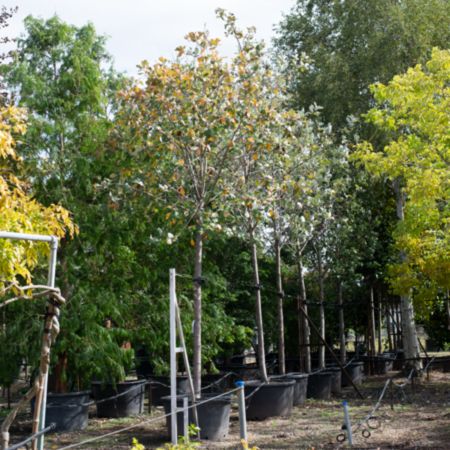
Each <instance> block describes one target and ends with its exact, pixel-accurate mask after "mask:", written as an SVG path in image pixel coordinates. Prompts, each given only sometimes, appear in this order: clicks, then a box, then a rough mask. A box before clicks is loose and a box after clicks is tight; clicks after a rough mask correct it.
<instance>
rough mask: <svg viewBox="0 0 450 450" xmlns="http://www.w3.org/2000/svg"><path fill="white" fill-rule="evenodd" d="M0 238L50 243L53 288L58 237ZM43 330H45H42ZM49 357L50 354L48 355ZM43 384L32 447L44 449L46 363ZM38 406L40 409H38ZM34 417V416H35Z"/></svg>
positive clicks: (3, 234) (22, 235)
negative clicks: (36, 433)
mask: <svg viewBox="0 0 450 450" xmlns="http://www.w3.org/2000/svg"><path fill="white" fill-rule="evenodd" d="M0 238H2V239H13V240H19V241H22V240H23V241H35V242H48V243H49V244H50V257H49V267H48V281H47V284H48V286H50V287H52V288H54V287H55V278H56V257H57V253H58V238H57V237H56V236H51V235H43V234H27V233H16V232H9V231H0ZM44 332H45V331H44ZM48 357H49V358H50V355H48ZM42 382H43V384H44V386H43V389H42V393H41V395H42V401H41V402H39V401H37V400H38V399H36V411H35V414H39V424H38V430H33V431H37V432H40V433H42V434H40V435H39V437H38V439H37V440H36V441H33V443H32V448H33V449H36V448H37V449H38V450H43V449H44V433H43V430H44V428H45V413H46V409H47V385H48V365H47V372H46V373H45V374H43V380H42ZM39 407H40V409H39ZM35 417H36V416H35Z"/></svg>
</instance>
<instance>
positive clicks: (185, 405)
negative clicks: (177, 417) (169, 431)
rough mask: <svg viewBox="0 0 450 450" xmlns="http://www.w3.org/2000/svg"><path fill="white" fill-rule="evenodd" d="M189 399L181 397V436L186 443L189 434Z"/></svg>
mask: <svg viewBox="0 0 450 450" xmlns="http://www.w3.org/2000/svg"><path fill="white" fill-rule="evenodd" d="M188 406H189V399H188V398H187V397H186V396H184V397H183V436H184V440H185V442H186V443H187V442H188V441H189V439H190V436H189V409H188Z"/></svg>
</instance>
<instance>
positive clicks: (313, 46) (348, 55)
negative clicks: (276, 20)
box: [275, 0, 450, 130]
mask: <svg viewBox="0 0 450 450" xmlns="http://www.w3.org/2000/svg"><path fill="white" fill-rule="evenodd" d="M449 42H450V4H449V2H448V1H447V0H400V1H394V0H377V1H366V0H343V1H341V0H298V1H297V2H296V4H295V6H294V7H293V8H292V10H291V12H290V13H288V14H287V15H286V16H285V17H284V19H283V20H282V22H281V23H280V25H279V27H278V36H277V38H276V40H275V44H276V48H277V49H278V51H280V52H281V53H282V54H283V55H284V56H285V58H286V60H287V71H286V75H287V77H288V78H289V80H290V85H291V93H292V102H293V104H294V105H295V106H296V107H298V108H307V107H309V106H310V105H312V104H318V105H320V106H321V107H323V120H324V121H325V122H330V123H332V124H333V125H334V127H336V128H337V129H339V130H342V129H343V128H345V127H346V125H347V117H348V116H354V117H358V116H359V115H360V114H361V113H364V112H366V111H367V110H368V109H369V108H370V106H371V102H372V97H371V93H370V90H369V85H370V84H372V83H375V82H387V81H389V80H390V79H391V78H392V77H393V76H394V75H395V74H397V73H401V72H403V71H405V70H406V69H407V68H408V67H410V66H412V65H415V64H417V63H419V62H423V61H424V60H425V59H426V58H427V57H428V56H429V55H430V51H431V48H432V47H433V46H440V47H442V48H446V47H447V46H448V43H449Z"/></svg>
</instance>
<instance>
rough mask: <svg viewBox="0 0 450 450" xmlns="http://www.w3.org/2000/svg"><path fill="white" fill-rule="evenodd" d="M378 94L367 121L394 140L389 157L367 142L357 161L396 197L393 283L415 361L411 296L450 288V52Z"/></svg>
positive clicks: (377, 89) (429, 296) (428, 296)
mask: <svg viewBox="0 0 450 450" xmlns="http://www.w3.org/2000/svg"><path fill="white" fill-rule="evenodd" d="M372 92H373V94H374V96H375V100H376V102H377V107H375V108H373V109H372V110H370V111H369V113H368V115H367V119H368V120H369V121H370V122H372V123H374V124H375V125H377V126H379V127H381V128H382V129H383V130H384V131H385V132H386V133H387V134H388V135H389V136H390V138H391V139H390V142H389V143H388V144H387V145H386V146H385V147H384V149H383V151H382V152H378V151H375V150H374V148H373V147H372V145H370V144H369V143H364V144H362V145H361V146H360V147H359V151H358V153H357V155H358V157H359V158H361V159H362V161H363V162H364V164H365V166H366V168H367V169H368V170H369V171H370V172H372V173H373V174H375V175H377V176H385V177H387V178H389V179H390V180H391V181H392V184H393V188H394V191H395V193H396V200H397V216H398V219H399V222H398V225H397V227H396V230H395V232H394V233H395V235H394V238H395V245H396V247H397V249H398V251H399V255H400V257H399V260H398V262H397V263H395V264H392V266H391V267H390V271H389V278H390V282H391V285H392V287H393V289H394V291H395V292H396V293H397V294H399V295H400V296H401V299H402V316H403V330H404V335H405V336H404V346H405V351H406V352H407V357H416V356H417V355H418V348H417V338H416V337H415V330H414V312H413V306H412V301H411V297H412V296H414V297H415V298H416V299H419V298H420V299H422V300H428V301H433V300H434V299H435V298H436V294H437V293H438V291H439V290H448V289H449V288H450V202H449V200H450V51H448V50H438V49H434V50H433V52H432V57H431V59H430V60H429V61H428V62H427V63H426V65H425V66H421V65H417V66H415V67H414V68H411V69H409V70H408V71H407V72H406V73H405V74H402V75H398V76H396V77H394V78H393V80H392V81H391V82H389V83H388V84H387V85H383V84H376V85H374V86H372ZM422 305H423V302H422Z"/></svg>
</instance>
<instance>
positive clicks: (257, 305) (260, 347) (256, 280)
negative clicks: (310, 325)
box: [250, 233, 269, 383]
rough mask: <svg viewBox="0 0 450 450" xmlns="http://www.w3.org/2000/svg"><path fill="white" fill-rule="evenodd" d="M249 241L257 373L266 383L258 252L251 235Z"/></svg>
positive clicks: (267, 379)
mask: <svg viewBox="0 0 450 450" xmlns="http://www.w3.org/2000/svg"><path fill="white" fill-rule="evenodd" d="M250 240H251V246H252V247H251V252H252V265H253V282H254V283H255V309H256V328H257V332H258V361H259V371H260V374H261V379H262V380H263V381H264V382H265V383H267V382H268V381H269V378H268V377H267V369H266V354H265V350H264V328H263V317H262V304H261V286H260V284H259V268H258V250H257V248H256V242H255V240H254V237H253V233H252V234H251V236H250Z"/></svg>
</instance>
